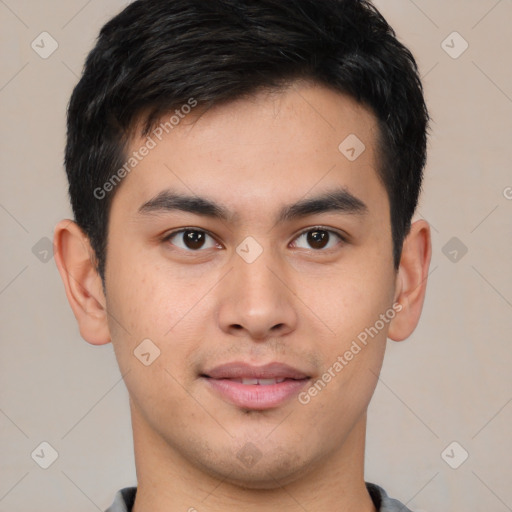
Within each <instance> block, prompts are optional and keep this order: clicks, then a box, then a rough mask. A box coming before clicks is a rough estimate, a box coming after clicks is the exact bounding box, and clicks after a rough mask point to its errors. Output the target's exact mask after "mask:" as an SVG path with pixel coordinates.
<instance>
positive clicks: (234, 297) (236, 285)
mask: <svg viewBox="0 0 512 512" xmlns="http://www.w3.org/2000/svg"><path fill="white" fill-rule="evenodd" d="M248 238H249V239H246V240H245V241H244V242H242V243H241V244H240V245H239V246H238V247H237V252H236V254H233V263H232V270H231V272H229V275H228V276H227V278H228V283H227V286H226V289H225V293H224V294H223V296H222V298H221V303H220V311H219V322H220V327H221V328H222V329H223V330H225V331H229V332H230V333H232V334H234V333H242V332H243V333H245V335H250V336H251V337H254V338H266V337H268V336H275V335H277V334H278V333H280V334H283V333H285V332H289V331H290V330H292V329H294V328H295V324H296V322H297V316H296V312H295V308H294V304H293V302H292V299H293V293H292V292H291V290H290V288H291V287H290V285H286V281H287V279H286V277H285V270H284V269H285V267H284V264H283V262H282V261H280V259H279V255H278V253H277V251H274V250H272V248H271V247H268V246H264V245H262V244H261V243H258V242H256V241H255V240H254V239H252V240H251V239H250V237H248Z"/></svg>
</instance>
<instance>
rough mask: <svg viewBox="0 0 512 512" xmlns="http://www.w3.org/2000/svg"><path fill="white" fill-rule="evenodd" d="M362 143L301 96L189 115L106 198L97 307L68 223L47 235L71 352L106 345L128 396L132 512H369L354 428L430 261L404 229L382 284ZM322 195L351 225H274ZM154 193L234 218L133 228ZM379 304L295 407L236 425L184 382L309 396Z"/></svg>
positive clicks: (427, 249) (337, 107) (293, 90)
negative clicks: (76, 340) (336, 197)
mask: <svg viewBox="0 0 512 512" xmlns="http://www.w3.org/2000/svg"><path fill="white" fill-rule="evenodd" d="M349 134H356V135H357V137H358V138H359V139H360V140H361V141H363V142H364V144H365V146H366V150H365V151H364V152H363V153H362V154H361V155H360V156H359V157H358V158H357V159H356V160H355V161H353V162H351V161H349V160H348V159H347V158H346V157H345V156H344V155H343V154H342V153H341V152H340V151H339V149H338V146H339V144H340V143H341V142H342V141H343V140H344V139H345V138H346V137H347V136H348V135H349ZM376 134H377V124H376V119H375V116H374V115H373V114H372V112H371V111H370V110H368V109H366V108H364V107H362V106H360V105H359V104H357V103H356V102H354V101H353V100H352V99H351V98H349V97H347V96H345V95H341V94H339V93H337V92H333V91H331V90H329V89H326V88H324V87H321V86H319V85H314V84H308V83H295V84H293V86H291V87H289V88H287V89H284V90H281V91H279V92H274V93H272V94H270V93H258V94H257V95H255V96H253V97H252V98H250V99H244V100H239V101H235V102H232V103H230V104H227V105H223V106H219V107H214V108H212V109H210V110H208V111H206V112H199V110H198V111H197V112H196V111H193V112H192V113H191V114H189V115H188V116H187V117H186V118H185V119H184V120H182V121H181V123H180V124H179V126H177V127H176V128H175V129H174V130H173V131H171V132H170V133H169V134H168V135H166V136H165V137H164V138H163V140H162V141H161V142H158V145H157V147H155V148H154V149H152V150H151V151H150V153H149V154H148V155H147V156H146V157H145V158H144V159H143V160H142V161H141V162H140V163H139V164H138V165H137V167H136V168H135V169H134V170H133V171H132V172H131V173H130V174H129V175H127V177H126V178H124V180H123V182H122V183H121V185H119V186H118V189H117V190H116V191H115V196H114V198H113V202H112V209H111V215H110V224H109V230H108V256H107V263H106V280H105V289H106V293H105V294H104V293H103V289H102V283H101V280H100V278H99V276H98V274H97V272H96V271H95V267H94V263H93V252H92V249H91V247H90V245H89V243H88V239H87V237H85V236H84V234H83V233H82V231H81V230H80V228H79V227H78V226H77V225H76V224H75V223H74V222H71V221H69V220H67V221H61V222H60V223H59V224H58V225H57V228H56V231H55V246H56V255H55V259H56V262H57V265H58V268H59V271H60V273H61V276H62V279H63V281H64V285H65V289H66V294H67V297H68V300H69V302H70V304H71V307H72V309H73V312H74V314H75V316H76V318H77V321H78V324H79V327H80V332H81V335H82V336H83V338H84V339H85V340H87V341H88V342H89V343H92V344H95V345H101V344H105V343H109V342H112V343H113V346H114V350H115V354H116V357H117V360H118V363H119V367H120V370H121V373H122V374H123V375H124V380H125V383H126V386H127V388H128V391H129V394H130V408H131V416H132V426H133V434H134V446H135V459H136V469H137V478H138V492H137V497H136V502H135V507H134V510H135V512H145V511H147V510H152V511H154V512H163V511H166V512H172V511H184V510H194V508H195V509H197V510H198V511H203V510H208V511H211V512H216V511H223V512H229V511H231V510H233V511H234V510H240V509H241V507H242V508H243V510H245V511H248V512H252V511H261V510H270V509H272V510H280V511H282V512H288V511H290V512H291V511H294V512H295V511H303V510H304V509H306V510H308V511H310V512H315V511H320V510H322V511H324V510H336V511H349V510H350V511H352V510H358V511H361V512H370V511H374V510H375V507H374V505H373V503H372V501H371V499H370V496H369V494H368V492H367V490H366V487H365V484H364V473H363V470H364V468H363V462H364V444H365V430H366V410H367V407H368V404H369V401H370V399H371V396H372V394H373V392H374V389H375V386H376V383H377V376H378V374H379V372H380V368H381V364H382V361H383V356H384V351H385V345H386V339H387V338H388V337H389V338H390V339H393V340H395V341H401V340H403V339H405V338H407V337H408V336H409V335H410V334H411V333H412V332H413V330H414V329H415V327H416V325H417V323H418V321H419V318H420V313H421V309H422V306H423V301H424V296H425V289H426V282H427V281H426V280H427V273H428V267H429V263H430V256H431V242H430V230H429V226H428V224H427V223H426V222H425V221H423V220H418V221H416V222H415V223H413V225H412V228H411V231H410V233H409V235H408V237H407V239H406V240H405V243H404V247H403V252H402V259H401V262H400V268H399V270H398V271H396V270H395V269H394V267H393V259H392V241H391V225H390V217H389V202H388V197H387V194H386V191H385V189H384V187H383V185H382V183H381V181H380V180H379V178H378V175H377V172H376V169H377V162H378V155H377V154H376V150H375V137H376ZM144 140H145V139H134V140H133V141H132V148H133V149H136V148H139V147H140V146H141V144H143V143H144ZM340 187H342V188H344V189H345V190H348V191H349V192H350V193H351V194H353V195H354V196H356V197H357V198H359V199H360V200H361V201H363V202H364V203H365V204H366V206H367V211H366V212H365V213H363V214H356V213H346V212H345V213H344V212H338V211H329V212H322V213H318V214H313V215H308V216H307V217H303V218H297V219H293V220H291V221H288V222H281V223H276V219H275V217H276V216H277V213H278V212H279V211H280V209H281V208H282V207H283V206H284V205H288V204H292V203H294V202H297V201H299V200H301V199H304V198H309V197H313V196H316V195H318V194H321V193H323V192H326V191H328V190H332V189H338V188H340ZM166 189H172V190H173V191H175V192H179V193H184V194H189V195H196V196H201V197H204V198H208V199H209V200H212V201H215V202H216V203H219V204H221V205H223V206H224V207H225V208H227V209H228V210H229V211H230V212H232V213H233V214H235V216H234V217H233V218H230V219H228V220H222V221H221V220H218V219H211V218H207V217H205V216H201V215H197V214H193V213H188V212H182V211H160V212H152V213H150V214H145V215H142V214H140V213H139V212H138V209H139V207H140V206H141V205H143V204H144V203H145V202H147V201H148V200H150V199H152V198H154V197H155V196H156V195H158V194H159V193H160V192H161V191H163V190H166ZM316 226H322V228H323V229H326V230H329V231H331V232H334V233H331V234H330V235H329V236H330V240H329V243H328V246H327V247H326V248H315V247H312V246H311V244H308V239H307V234H304V235H303V233H304V232H307V228H309V229H310V231H311V230H313V231H314V229H312V228H314V227H316ZM179 228H195V229H202V230H206V231H208V233H210V234H211V235H212V237H211V238H210V237H206V239H205V243H204V248H201V249H196V252H193V251H194V249H193V248H192V249H190V248H188V249H187V245H185V242H184V240H183V236H180V235H177V236H175V237H174V238H171V239H170V240H164V238H165V236H166V235H168V234H169V233H171V232H172V231H176V230H178V229H179ZM335 233H340V234H343V235H344V236H346V241H345V242H343V241H342V240H341V239H339V238H337V236H336V234H335ZM248 236H251V237H253V238H254V239H255V240H256V241H257V243H258V244H259V245H260V247H261V248H262V250H263V252H262V253H261V255H260V256H259V257H258V258H257V259H256V260H255V261H254V262H252V263H247V262H246V261H245V260H244V259H243V258H241V257H240V256H239V254H238V253H237V252H236V248H237V247H238V246H239V245H240V243H241V242H242V241H243V240H244V239H245V238H246V237H248ZM173 244H174V245H173ZM198 251H199V252H198ZM397 303H399V304H400V307H401V311H400V312H399V313H397V314H396V315H395V316H394V318H393V319H392V320H391V321H390V322H388V323H385V327H384V328H383V329H381V330H380V331H379V333H378V335H376V336H375V337H374V338H372V339H371V340H370V341H369V342H368V344H367V345H366V346H364V348H362V350H361V351H360V352H359V353H358V354H357V355H355V356H354V357H353V359H352V360H351V361H349V362H348V364H347V365H346V366H344V367H343V370H342V371H339V372H338V373H336V376H335V377H334V378H332V379H331V381H330V382H329V383H328V384H327V385H326V386H325V388H324V389H323V390H322V391H321V392H319V393H318V394H317V395H316V396H314V397H313V398H311V400H310V402H309V403H307V404H306V405H304V404H301V403H300V402H299V400H298V399H297V397H293V398H291V399H290V400H288V401H287V402H285V403H284V404H283V405H281V406H279V407H276V408H271V409H267V410H249V411H248V410H245V409H243V408H240V407H238V406H235V405H233V404H231V403H229V402H227V401H225V400H224V399H222V397H220V396H219V395H218V394H216V393H214V392H212V390H211V389H210V387H209V386H208V385H207V383H206V382H205V380H204V379H202V378H201V377H200V375H201V373H203V372H205V371H206V370H207V369H211V368H212V367H214V366H217V365H219V364H222V363H226V362H231V361H244V362H248V363H250V364H253V365H262V364H265V363H268V362H271V361H279V362H284V363H287V364H289V365H291V366H293V367H296V368H299V369H300V370H302V371H304V372H305V373H307V375H308V376H310V377H311V382H310V384H309V385H311V383H314V382H315V381H317V380H318V378H320V377H321V376H322V375H323V374H324V373H325V372H326V371H327V370H328V369H329V368H330V367H332V365H333V363H334V362H335V361H336V360H337V358H338V356H340V355H343V354H344V353H345V352H346V351H347V350H348V349H349V348H350V346H351V344H352V342H353V340H355V339H356V338H357V336H358V334H359V333H361V332H362V331H364V329H365V328H368V327H370V326H373V325H374V324H375V323H376V321H377V320H378V319H379V315H381V314H384V313H385V312H386V311H389V310H390V309H392V306H393V304H397ZM146 338H149V339H151V340H152V342H153V343H154V344H155V345H156V346H158V348H159V350H160V356H159V357H158V358H157V359H156V360H155V361H154V362H153V363H152V364H151V365H149V366H145V365H143V364H142V363H141V362H140V361H139V359H137V358H136V357H135V356H134V353H133V352H134V350H135V349H136V347H137V346H138V345H139V344H140V343H141V341H142V340H144V339H146ZM331 371H332V370H331ZM304 389H305V390H306V391H307V389H308V385H307V386H306V387H305V388H304ZM247 443H252V445H254V447H255V448H254V447H253V449H255V450H256V452H255V453H257V454H258V455H259V459H258V460H257V462H256V463H255V464H253V465H252V466H251V465H248V464H244V463H243V462H241V460H240V459H239V458H238V457H237V454H239V452H240V450H241V449H243V448H244V446H247ZM246 449H247V448H246ZM192 507H193V508H192Z"/></svg>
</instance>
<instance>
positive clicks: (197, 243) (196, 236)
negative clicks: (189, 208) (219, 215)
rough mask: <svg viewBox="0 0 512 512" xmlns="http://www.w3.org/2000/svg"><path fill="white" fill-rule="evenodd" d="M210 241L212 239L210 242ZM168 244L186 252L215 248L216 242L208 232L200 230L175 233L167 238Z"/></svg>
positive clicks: (185, 230)
mask: <svg viewBox="0 0 512 512" xmlns="http://www.w3.org/2000/svg"><path fill="white" fill-rule="evenodd" d="M208 239H211V241H209V240H208ZM165 241H166V242H170V243H171V244H172V245H174V246H176V247H179V248H180V249H183V250H185V251H199V250H200V249H210V248H212V247H215V245H216V243H215V240H214V239H213V238H212V237H211V236H210V235H209V234H208V233H206V232H204V231H202V230H199V229H182V230H180V231H175V232H174V233H171V234H170V235H169V236H168V237H166V238H165Z"/></svg>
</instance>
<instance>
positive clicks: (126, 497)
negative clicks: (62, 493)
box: [105, 483, 411, 512]
mask: <svg viewBox="0 0 512 512" xmlns="http://www.w3.org/2000/svg"><path fill="white" fill-rule="evenodd" d="M366 488H367V489H368V492H369V493H370V496H371V498H372V500H373V503H374V504H375V508H376V509H377V510H378V511H379V512H411V510H409V509H408V508H407V507H406V506H405V505H402V503H400V502H399V501H397V500H394V499H392V498H390V497H389V496H388V495H387V494H386V491H385V490H384V489H383V488H382V487H379V486H378V485H375V484H370V483H366ZM136 492H137V487H125V488H124V489H121V490H120V491H119V492H118V493H117V494H116V497H115V500H114V503H112V505H111V506H110V507H109V508H108V509H107V510H105V512H131V511H132V507H133V503H134V502H135V493H136Z"/></svg>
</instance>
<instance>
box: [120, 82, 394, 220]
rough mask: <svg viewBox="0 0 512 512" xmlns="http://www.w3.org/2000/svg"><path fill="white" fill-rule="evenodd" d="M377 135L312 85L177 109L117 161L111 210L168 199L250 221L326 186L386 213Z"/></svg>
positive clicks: (354, 109) (351, 109)
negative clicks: (226, 208) (170, 193)
mask: <svg viewBox="0 0 512 512" xmlns="http://www.w3.org/2000/svg"><path fill="white" fill-rule="evenodd" d="M191 104H192V105H193V103H191ZM178 114H179V115H178ZM377 130H378V128H377V122H376V119H375V116H374V115H373V113H372V112H371V111H370V110H369V109H367V108H365V107H364V106H361V105H359V104H358V103H356V102H355V101H354V100H353V99H351V98H350V97H348V96H346V95H343V94H340V93H338V92H335V91H332V90H331V89H328V88H325V87H322V86H319V85H314V84H298V83H296V84H293V85H292V86H290V87H288V88H286V89H284V90H281V91H278V92H276V91H274V92H261V93H258V94H256V95H254V96H252V97H250V98H246V99H241V100H236V101H233V102H231V103H228V104H223V105H218V106H214V107H212V108H211V109H209V110H206V111H205V110H200V107H196V109H195V110H194V109H189V108H186V109H183V111H181V112H177V113H170V114H169V115H168V116H165V117H164V118H163V119H162V120H161V123H160V125H158V124H157V126H155V128H154V129H153V131H152V132H151V133H150V134H149V138H146V137H140V138H134V139H133V140H132V141H131V143H130V145H129V149H128V151H127V154H126V159H127V162H128V161H131V163H134V164H135V165H134V166H133V167H132V166H131V165H129V166H127V169H128V168H129V169H130V170H129V172H127V173H126V177H125V178H124V179H123V180H122V183H121V184H120V186H119V189H118V190H116V194H115V196H114V201H113V209H114V207H115V208H122V209H123V211H125V212H127V211H130V212H134V211H135V210H136V209H137V208H139V207H140V206H141V205H142V204H144V203H145V202H147V201H148V200H149V199H151V198H152V197H154V196H156V195H158V194H159V193H160V192H162V191H163V190H166V189H172V190H174V191H177V192H180V193H186V194H187V195H196V196H200V197H208V198H212V199H213V198H215V199H216V201H217V202H220V203H222V204H226V205H230V208H231V209H232V211H233V212H234V213H238V211H242V210H243V211H245V212H249V211H252V212H253V213H258V212H260V211H261V208H265V209H266V210H270V209H272V208H274V206H275V204H274V203H276V204H277V203H278V204H280V205H281V204H284V203H288V202H291V201H296V200H297V199H299V198H301V197H305V196H307V195H308V194H309V193H313V192H321V191H322V190H328V189H329V187H333V186H338V187H339V186H342V187H344V188H347V189H348V190H349V191H350V192H351V193H352V194H353V195H355V196H359V197H366V201H365V202H372V203H374V204H376V202H377V203H379V201H380V202H382V204H381V205H380V207H386V205H387V197H386V193H385V190H384V188H383V186H382V184H381V182H380V179H379V178H378V175H377V171H376V169H377V165H378V155H377V153H376V139H377V135H378V131H377ZM144 148H149V149H146V150H145V149H144ZM142 153H144V155H142ZM376 207H379V204H376Z"/></svg>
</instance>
